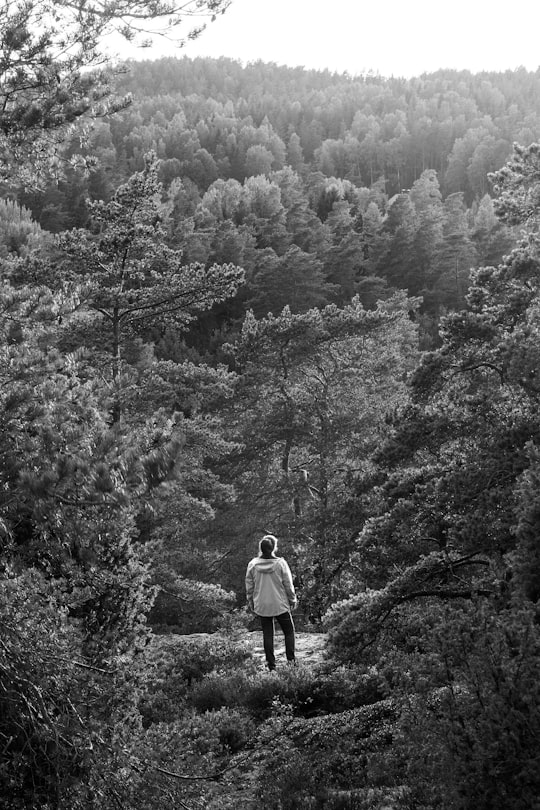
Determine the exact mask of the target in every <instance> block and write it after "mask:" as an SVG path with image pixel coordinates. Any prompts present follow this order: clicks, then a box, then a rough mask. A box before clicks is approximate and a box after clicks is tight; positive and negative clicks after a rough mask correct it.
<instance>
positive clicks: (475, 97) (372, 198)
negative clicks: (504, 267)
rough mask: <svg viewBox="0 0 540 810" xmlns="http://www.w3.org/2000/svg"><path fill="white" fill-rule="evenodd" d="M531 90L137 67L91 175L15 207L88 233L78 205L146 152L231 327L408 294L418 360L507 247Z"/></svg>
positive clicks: (220, 67)
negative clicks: (226, 290) (224, 281)
mask: <svg viewBox="0 0 540 810" xmlns="http://www.w3.org/2000/svg"><path fill="white" fill-rule="evenodd" d="M538 88H539V81H538V77H537V76H536V75H535V74H531V73H528V72H526V71H524V70H518V71H514V72H510V71H508V72H506V73H501V74H497V73H494V74H491V73H489V74H488V73H486V74H475V75H473V74H470V73H467V72H459V73H458V72H452V71H441V72H439V73H436V74H430V75H425V76H423V77H420V78H417V79H411V80H403V79H399V80H397V79H383V78H380V77H377V76H365V77H360V78H351V77H349V76H346V75H337V74H331V73H328V72H316V71H305V70H302V69H299V68H298V69H290V68H286V67H278V66H276V65H272V64H263V63H255V64H252V65H248V66H246V67H242V66H241V65H240V64H239V63H237V62H234V61H232V60H228V59H218V60H211V59H195V60H190V59H172V58H167V59H162V60H158V61H154V62H150V61H148V62H139V63H133V64H131V65H130V70H129V73H128V74H126V75H124V76H121V77H120V79H119V88H118V89H119V92H122V93H124V92H131V93H132V94H133V103H132V105H131V106H130V107H129V109H127V110H126V111H124V112H123V113H119V114H117V115H115V116H114V117H112V118H111V119H110V120H104V121H102V122H100V123H97V124H96V125H95V128H94V131H93V132H92V133H91V135H90V141H89V145H88V152H89V153H90V154H91V155H92V156H94V157H97V158H98V160H99V161H100V165H99V168H98V169H97V170H95V171H94V172H92V173H91V175H90V176H89V178H88V179H87V180H83V179H81V178H80V177H79V176H72V177H71V178H68V180H67V181H64V182H62V183H60V184H59V185H57V186H54V187H50V188H49V189H48V190H47V191H46V192H45V193H41V194H37V195H36V194H28V193H21V194H20V196H19V199H20V201H21V203H23V204H24V205H26V206H27V207H28V208H30V209H31V211H32V212H33V216H34V218H35V219H37V221H38V222H39V223H40V224H41V225H42V227H43V228H45V229H47V230H52V231H59V230H63V229H65V228H68V227H73V226H80V225H84V224H85V223H86V221H87V218H88V212H87V208H86V204H85V199H86V197H87V196H88V195H89V196H90V198H94V199H100V198H102V199H107V198H108V197H109V196H110V195H111V193H112V191H113V189H114V188H115V187H116V186H117V185H118V184H119V183H120V182H122V181H125V180H126V179H127V178H128V176H129V174H130V173H131V172H133V171H136V170H140V169H141V168H142V166H143V162H144V155H145V154H146V153H148V152H149V151H150V150H153V151H154V152H155V154H156V155H157V157H158V158H159V160H160V170H159V171H160V179H161V180H162V182H163V184H164V202H165V204H166V205H167V206H168V210H167V215H168V216H169V217H170V221H169V229H170V235H169V236H170V239H171V240H172V242H174V244H175V245H176V246H177V247H179V248H180V249H181V250H182V251H183V255H184V258H185V260H186V261H187V262H189V261H199V262H201V261H202V262H203V263H209V262H212V261H217V262H222V261H233V262H236V263H238V264H240V265H242V266H243V267H244V268H245V270H246V274H247V286H246V288H245V289H244V291H243V293H242V296H243V299H244V300H243V301H240V302H238V305H237V307H236V309H234V308H233V310H231V313H232V314H233V315H234V316H236V317H238V316H240V315H241V313H242V312H243V311H245V306H246V303H247V305H248V306H251V307H253V308H254V309H255V311H256V312H258V313H260V314H264V313H266V312H268V311H270V310H271V311H276V310H279V309H281V307H282V306H283V305H284V304H285V303H288V304H290V305H291V307H292V308H293V310H300V309H306V308H309V307H310V306H312V305H316V306H319V305H322V304H324V303H328V302H330V301H336V302H343V301H346V300H348V299H349V298H350V297H351V295H353V294H355V293H357V294H359V295H360V298H361V300H362V301H363V303H364V304H365V305H366V306H372V305H373V304H374V302H375V301H376V300H377V298H380V297H385V296H388V295H389V294H391V292H392V290H395V289H406V290H407V291H408V292H409V293H410V294H412V295H417V294H421V295H422V296H423V298H424V303H423V307H422V312H421V317H422V318H423V321H422V323H423V338H425V339H424V344H425V345H429V344H430V342H432V341H433V340H434V339H436V332H437V325H436V324H437V319H438V316H439V315H440V313H441V312H444V311H447V310H448V309H452V308H456V307H459V306H461V305H462V304H463V302H464V295H465V292H466V288H467V283H468V275H469V271H470V268H471V267H472V266H475V265H478V264H496V263H497V262H498V261H500V259H501V257H502V255H504V253H505V252H506V251H507V250H508V248H509V246H510V244H511V242H512V239H513V238H514V234H513V233H511V232H510V231H509V230H508V228H505V227H504V226H502V225H501V223H499V222H498V221H497V219H496V217H495V215H494V213H493V206H492V202H491V195H492V193H493V189H492V187H491V184H490V180H489V173H490V172H492V171H494V170H496V169H499V168H500V167H501V166H502V165H503V163H504V162H505V160H506V159H507V158H508V156H509V154H510V152H511V148H512V143H513V142H514V141H518V142H519V143H522V144H524V145H528V144H529V143H531V142H533V141H534V140H535V139H536V138H537V137H539V136H540V92H539V89H538ZM75 147H76V144H74V146H73V148H74V149H75ZM285 268H286V270H285ZM276 279H279V281H278V282H276ZM215 326H216V324H215V323H212V324H211V325H210V326H207V329H209V328H212V329H213V328H214V327H215Z"/></svg>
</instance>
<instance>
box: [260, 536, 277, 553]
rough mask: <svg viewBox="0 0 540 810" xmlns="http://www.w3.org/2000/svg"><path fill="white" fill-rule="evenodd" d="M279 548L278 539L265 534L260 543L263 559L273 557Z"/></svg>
mask: <svg viewBox="0 0 540 810" xmlns="http://www.w3.org/2000/svg"><path fill="white" fill-rule="evenodd" d="M276 548H277V538H276V537H274V535H273V534H265V536H264V537H263V539H262V540H261V542H260V543H259V549H260V552H261V557H267V558H268V557H272V556H273V555H274V551H275V550H276Z"/></svg>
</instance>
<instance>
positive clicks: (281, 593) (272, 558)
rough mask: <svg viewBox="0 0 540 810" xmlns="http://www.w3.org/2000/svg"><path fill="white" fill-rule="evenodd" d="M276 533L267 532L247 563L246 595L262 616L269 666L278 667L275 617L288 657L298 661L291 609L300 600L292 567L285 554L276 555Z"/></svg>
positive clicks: (252, 607) (292, 661) (272, 668)
mask: <svg viewBox="0 0 540 810" xmlns="http://www.w3.org/2000/svg"><path fill="white" fill-rule="evenodd" d="M277 545H278V541H277V537H274V535H273V534H265V536H264V537H263V538H262V540H261V541H260V543H259V554H258V556H257V557H254V558H253V559H252V560H250V562H249V563H248V567H247V571H246V595H247V603H248V607H249V609H250V610H252V611H253V612H254V613H255V615H257V616H258V617H259V618H260V620H261V628H262V633H263V645H264V654H265V656H266V664H267V666H268V669H269V670H274V669H275V668H276V658H275V655H274V619H277V622H278V624H279V626H280V627H281V629H282V631H283V635H284V636H285V655H286V657H287V661H288V662H289V663H291V664H294V663H295V632H294V622H293V619H292V616H291V610H294V609H295V608H296V606H297V604H298V599H297V597H296V593H295V590H294V584H293V579H292V575H291V569H290V568H289V566H288V564H287V561H286V560H284V559H283V557H277V556H276V551H277Z"/></svg>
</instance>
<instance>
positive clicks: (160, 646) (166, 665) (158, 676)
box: [139, 634, 250, 728]
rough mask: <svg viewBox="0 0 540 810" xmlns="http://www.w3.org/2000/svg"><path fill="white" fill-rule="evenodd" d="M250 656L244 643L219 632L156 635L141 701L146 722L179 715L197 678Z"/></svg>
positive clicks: (148, 662)
mask: <svg viewBox="0 0 540 810" xmlns="http://www.w3.org/2000/svg"><path fill="white" fill-rule="evenodd" d="M249 657H250V652H249V650H248V649H247V647H246V645H245V644H243V643H241V642H239V641H235V640H234V639H228V638H224V637H223V636H221V635H217V634H216V635H211V636H157V637H154V638H153V640H152V644H151V645H150V647H149V648H148V650H147V652H146V658H147V664H148V680H147V689H146V693H145V695H144V696H143V698H142V700H141V702H140V705H139V709H140V712H141V714H142V716H143V724H144V726H145V727H146V728H148V727H149V726H150V725H151V724H152V723H159V722H172V721H173V720H176V719H178V718H179V717H180V716H181V714H182V711H183V707H184V704H185V701H186V698H187V696H188V694H189V691H190V687H191V686H192V684H193V683H194V682H197V681H199V680H200V679H201V678H203V676H204V675H205V674H207V673H210V672H212V671H213V670H214V669H215V668H216V667H217V666H219V667H230V666H238V665H239V664H240V663H242V662H243V661H245V660H246V659H248V658H249ZM222 705H226V704H225V703H217V704H214V705H212V706H207V707H205V708H209V709H211V708H220V706H222Z"/></svg>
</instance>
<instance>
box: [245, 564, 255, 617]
mask: <svg viewBox="0 0 540 810" xmlns="http://www.w3.org/2000/svg"><path fill="white" fill-rule="evenodd" d="M254 588H255V578H254V576H253V566H252V565H251V563H249V565H248V567H247V571H246V597H247V604H248V608H249V609H250V610H251V611H252V610H253V590H254Z"/></svg>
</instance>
